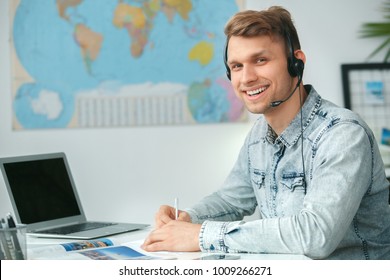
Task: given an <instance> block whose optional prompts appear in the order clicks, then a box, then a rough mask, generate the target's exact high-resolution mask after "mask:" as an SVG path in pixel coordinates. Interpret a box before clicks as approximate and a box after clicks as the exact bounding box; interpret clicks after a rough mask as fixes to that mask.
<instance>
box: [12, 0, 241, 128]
mask: <svg viewBox="0 0 390 280" xmlns="http://www.w3.org/2000/svg"><path fill="white" fill-rule="evenodd" d="M12 5H13V6H12V7H11V16H10V19H11V21H12V22H11V26H12V40H11V45H12V46H11V49H12V54H11V59H12V80H13V83H12V94H13V96H12V97H13V112H14V116H13V124H12V126H13V128H14V129H15V130H22V129H42V128H76V127H77V128H96V127H115V126H142V125H175V124H201V123H222V122H240V121H245V120H246V118H247V114H246V111H245V110H244V107H243V105H242V103H241V102H239V101H238V100H237V99H236V97H235V94H234V91H233V89H232V87H231V85H230V82H229V80H228V79H227V78H226V76H225V69H224V63H223V52H224V45H225V36H224V34H223V28H224V25H225V24H226V22H227V21H228V20H229V18H230V17H231V16H232V15H233V14H234V13H236V12H237V11H238V10H239V9H240V7H241V1H238V0H237V1H234V0H214V1H206V0H143V1H140V0H118V1H114V0H99V1H93V0H51V1H30V0H19V1H13V4H12Z"/></svg>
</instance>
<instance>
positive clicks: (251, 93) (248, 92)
mask: <svg viewBox="0 0 390 280" xmlns="http://www.w3.org/2000/svg"><path fill="white" fill-rule="evenodd" d="M267 88H268V87H261V88H258V89H254V90H248V91H246V94H248V95H249V96H254V95H258V94H260V93H262V92H263V91H265V90H266V89H267Z"/></svg>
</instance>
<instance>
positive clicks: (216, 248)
mask: <svg viewBox="0 0 390 280" xmlns="http://www.w3.org/2000/svg"><path fill="white" fill-rule="evenodd" d="M228 224H229V223H228V222H215V221H208V220H207V221H204V222H203V223H202V227H201V229H200V233H199V247H200V249H201V251H202V252H210V253H211V252H224V253H229V250H228V247H227V246H226V244H225V234H226V232H227V226H228Z"/></svg>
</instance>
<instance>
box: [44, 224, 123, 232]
mask: <svg viewBox="0 0 390 280" xmlns="http://www.w3.org/2000/svg"><path fill="white" fill-rule="evenodd" d="M112 225H115V223H101V222H88V223H84V224H75V225H69V226H64V227H59V228H53V229H47V230H41V231H38V232H39V233H51V234H69V233H74V232H80V231H86V230H91V229H97V228H102V227H106V226H112Z"/></svg>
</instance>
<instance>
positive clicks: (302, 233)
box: [143, 7, 390, 259]
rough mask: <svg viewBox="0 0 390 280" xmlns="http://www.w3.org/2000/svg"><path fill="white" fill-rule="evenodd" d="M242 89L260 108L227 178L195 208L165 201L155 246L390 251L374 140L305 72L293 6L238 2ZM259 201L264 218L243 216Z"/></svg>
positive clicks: (150, 243) (340, 254)
mask: <svg viewBox="0 0 390 280" xmlns="http://www.w3.org/2000/svg"><path fill="white" fill-rule="evenodd" d="M225 34H226V36H227V44H226V50H225V61H224V62H225V66H226V70H227V76H228V78H229V79H230V80H231V82H232V85H233V87H234V90H235V92H236V95H237V97H238V98H239V99H241V100H242V102H243V103H244V104H245V106H246V107H247V109H248V110H249V111H250V112H252V113H255V114H259V118H258V120H257V121H256V122H255V123H254V125H253V127H252V129H251V131H250V132H249V134H248V136H247V138H246V139H245V142H244V144H243V146H242V148H241V151H240V153H239V156H238V159H237V162H236V163H235V165H234V167H233V169H232V171H231V173H230V174H229V175H228V177H227V179H226V180H225V182H224V184H223V186H222V187H221V188H220V189H219V190H218V191H217V192H215V193H213V194H211V195H209V196H207V197H205V198H204V199H202V200H201V201H200V202H198V203H197V204H196V205H194V206H193V207H192V208H189V209H185V210H182V211H179V216H178V219H177V220H176V219H175V209H174V208H173V207H170V206H167V205H164V206H161V207H160V210H159V211H158V213H157V214H156V229H155V230H154V231H153V232H151V233H150V235H149V236H148V237H147V238H146V239H145V242H144V244H143V248H144V249H145V250H148V251H159V250H168V251H199V250H202V251H205V252H224V253H230V252H234V253H237V252H238V253H245V252H251V253H284V254H304V255H306V256H308V257H310V258H314V259H390V207H389V205H388V203H387V199H388V197H389V183H388V181H387V180H386V175H385V170H384V166H383V162H382V159H381V157H380V154H379V151H378V147H377V144H376V140H375V139H374V136H373V134H372V132H371V130H370V129H369V127H368V126H367V125H366V123H365V122H364V121H363V120H362V119H360V118H359V117H358V116H357V115H356V114H354V113H353V112H351V111H349V110H347V109H344V108H340V107H337V106H336V105H334V104H332V103H331V102H329V101H327V100H325V99H323V98H322V97H321V96H320V95H319V94H318V93H317V92H316V90H315V89H314V87H313V86H311V85H304V84H303V82H302V76H303V70H304V64H305V62H306V57H305V54H304V53H303V51H302V50H301V46H300V43H299V39H298V35H297V32H296V29H295V27H294V25H293V23H292V20H291V16H290V13H289V12H288V11H287V10H285V9H283V8H281V7H271V8H269V9H268V10H264V11H244V12H239V13H237V14H236V15H235V16H233V17H232V19H231V20H230V21H229V22H228V24H227V25H226V27H225ZM256 209H258V211H259V219H258V220H254V221H247V222H246V221H243V220H242V219H243V217H245V216H246V215H251V214H253V213H254V211H256Z"/></svg>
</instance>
